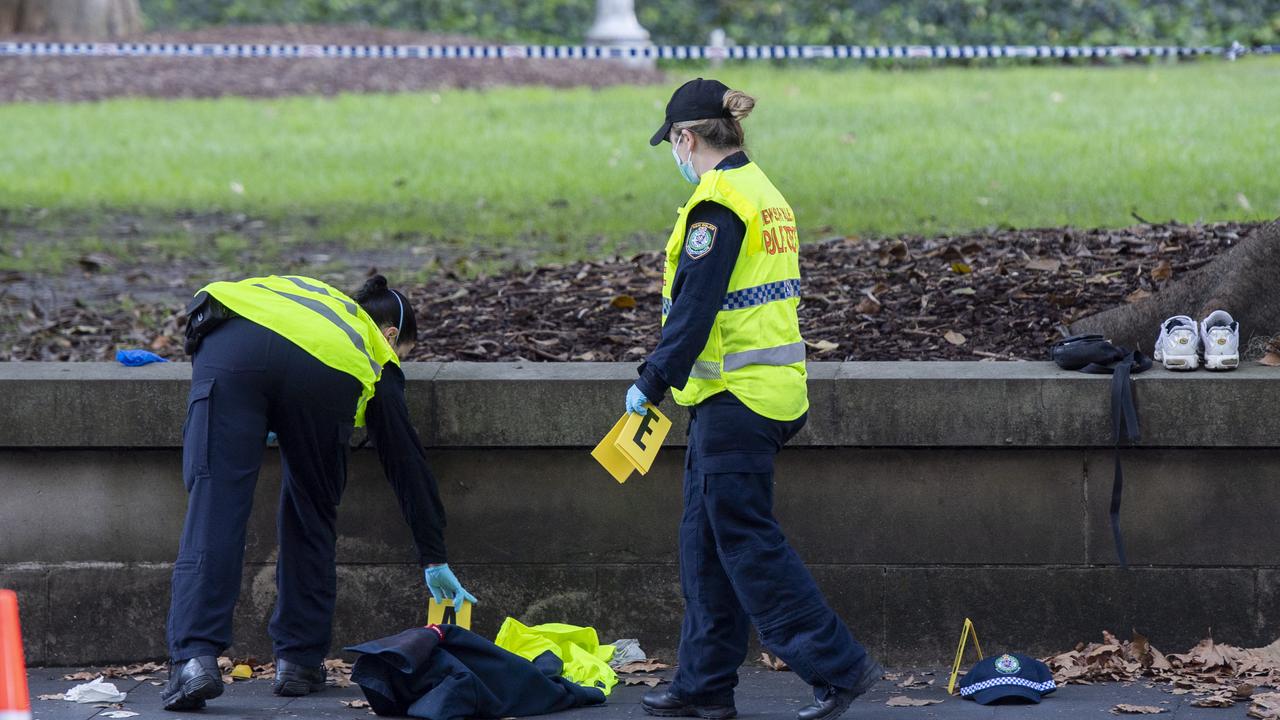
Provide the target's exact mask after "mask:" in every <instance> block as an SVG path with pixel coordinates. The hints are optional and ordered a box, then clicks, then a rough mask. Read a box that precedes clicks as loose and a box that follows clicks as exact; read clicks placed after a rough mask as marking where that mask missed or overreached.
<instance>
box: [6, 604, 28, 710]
mask: <svg viewBox="0 0 1280 720" xmlns="http://www.w3.org/2000/svg"><path fill="white" fill-rule="evenodd" d="M0 720H31V698H30V697H29V696H28V695H27V663H26V662H25V661H24V660H23V659H22V631H21V630H20V629H19V627H18V595H17V593H15V592H14V591H12V590H0Z"/></svg>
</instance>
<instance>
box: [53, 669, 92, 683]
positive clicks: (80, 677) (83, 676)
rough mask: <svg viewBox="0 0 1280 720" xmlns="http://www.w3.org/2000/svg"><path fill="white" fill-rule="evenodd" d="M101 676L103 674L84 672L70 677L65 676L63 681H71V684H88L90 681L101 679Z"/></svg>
mask: <svg viewBox="0 0 1280 720" xmlns="http://www.w3.org/2000/svg"><path fill="white" fill-rule="evenodd" d="M100 675H101V673H91V672H87V671H83V670H82V671H80V672H74V673H71V674H69V675H63V676H62V679H63V680H69V681H71V682H88V681H90V680H93V679H95V678H97V677H99V676H100Z"/></svg>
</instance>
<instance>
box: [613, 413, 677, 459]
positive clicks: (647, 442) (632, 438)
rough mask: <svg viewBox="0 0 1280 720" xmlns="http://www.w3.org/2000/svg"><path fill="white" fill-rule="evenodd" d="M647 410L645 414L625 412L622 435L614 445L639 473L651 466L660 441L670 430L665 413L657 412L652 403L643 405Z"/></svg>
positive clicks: (660, 445)
mask: <svg viewBox="0 0 1280 720" xmlns="http://www.w3.org/2000/svg"><path fill="white" fill-rule="evenodd" d="M645 407H646V408H648V410H649V412H648V413H647V414H645V415H636V414H635V413H627V417H626V421H627V424H626V425H624V426H623V427H622V435H621V437H619V438H618V440H617V442H616V445H617V447H618V449H619V450H621V451H622V452H623V453H625V454H626V456H627V457H628V458H630V459H631V462H632V463H633V464H634V465H635V468H636V470H639V471H640V474H641V475H645V474H647V473H648V472H649V468H651V467H653V459H654V458H656V457H658V450H659V449H660V448H661V447H662V441H663V440H665V439H666V438H667V433H668V432H670V431H671V421H670V420H668V419H667V416H666V415H663V414H662V413H660V412H658V408H656V407H654V406H653V405H648V404H646V405H645Z"/></svg>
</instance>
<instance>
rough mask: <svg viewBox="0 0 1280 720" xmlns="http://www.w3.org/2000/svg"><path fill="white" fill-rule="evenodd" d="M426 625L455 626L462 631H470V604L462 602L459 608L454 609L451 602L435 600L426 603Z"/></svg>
mask: <svg viewBox="0 0 1280 720" xmlns="http://www.w3.org/2000/svg"><path fill="white" fill-rule="evenodd" d="M427 602H428V605H427V624H429V625H457V626H458V627H460V628H462V629H464V630H470V629H471V603H470V602H467V601H466V600H463V601H462V607H461V608H454V607H453V601H452V600H445V601H444V602H436V600H435V598H431V599H430V600H428V601H427Z"/></svg>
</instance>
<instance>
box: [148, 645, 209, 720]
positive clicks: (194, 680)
mask: <svg viewBox="0 0 1280 720" xmlns="http://www.w3.org/2000/svg"><path fill="white" fill-rule="evenodd" d="M221 694H222V672H221V671H219V670H218V658H216V657H214V656H212V655H201V656H200V657H194V658H191V659H190V660H183V661H181V662H176V663H169V682H168V683H167V684H166V685H165V687H164V692H163V693H161V695H160V697H161V699H162V700H164V709H165V710H177V711H179V712H181V711H185V710H199V709H200V708H203V707H204V702H205V701H206V700H212V699H214V698H216V697H218V696H219V695H221Z"/></svg>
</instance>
